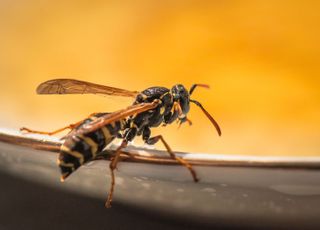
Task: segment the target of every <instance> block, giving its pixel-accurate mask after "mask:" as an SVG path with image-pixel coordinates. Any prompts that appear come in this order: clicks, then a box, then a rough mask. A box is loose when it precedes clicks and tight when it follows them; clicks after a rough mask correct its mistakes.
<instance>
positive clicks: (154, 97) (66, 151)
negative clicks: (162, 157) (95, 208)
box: [20, 79, 221, 207]
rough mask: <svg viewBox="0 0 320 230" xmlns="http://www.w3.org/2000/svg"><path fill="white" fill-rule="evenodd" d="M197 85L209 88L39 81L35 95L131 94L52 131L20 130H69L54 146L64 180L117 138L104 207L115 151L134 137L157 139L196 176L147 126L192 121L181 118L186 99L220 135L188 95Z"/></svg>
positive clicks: (186, 109)
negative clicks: (112, 107) (125, 101)
mask: <svg viewBox="0 0 320 230" xmlns="http://www.w3.org/2000/svg"><path fill="white" fill-rule="evenodd" d="M197 87H204V88H209V86H208V85H205V84H194V85H192V86H191V88H190V89H189V90H187V89H186V88H185V87H184V86H183V85H181V84H176V85H174V86H173V87H172V88H171V89H168V88H165V87H150V88H147V89H145V90H143V91H141V92H138V91H129V90H125V89H119V88H115V87H110V86H105V85H99V84H94V83H90V82H86V81H80V80H74V79H53V80H49V81H46V82H43V83H41V84H40V85H39V86H38V87H37V90H36V91H37V93H38V94H102V95H109V96H122V97H132V98H134V102H133V104H132V105H131V106H129V107H127V108H125V109H121V110H118V111H116V112H113V113H93V114H91V115H90V116H88V117H87V118H86V119H84V120H81V121H79V122H76V123H74V124H70V125H68V126H66V127H63V128H61V129H58V130H55V131H53V132H42V131H36V130H31V129H28V128H25V127H23V128H21V129H20V130H21V131H26V132H30V133H38V134H47V135H54V134H56V133H59V132H62V131H64V130H66V129H70V132H69V133H68V134H67V135H66V136H64V137H63V138H62V139H63V140H64V142H63V144H62V145H61V147H60V153H59V157H58V160H57V163H58V166H59V168H60V171H61V181H64V180H65V179H66V178H67V177H68V176H70V175H71V174H72V173H73V172H74V171H76V170H77V169H78V168H79V167H80V166H82V165H83V164H85V163H86V162H88V161H91V160H94V159H95V158H96V157H97V155H98V154H99V153H101V152H102V150H103V149H104V148H105V147H106V146H107V145H108V144H110V143H111V142H112V141H113V140H114V139H115V138H120V139H122V142H121V144H120V145H119V147H118V148H117V149H116V151H115V155H114V157H113V158H112V159H111V161H110V165H109V168H110V172H111V186H110V190H109V193H108V197H107V200H106V203H105V206H106V207H111V201H112V197H113V192H114V187H115V175H114V170H115V169H116V167H117V164H118V162H119V160H120V153H121V150H122V149H123V148H125V147H126V146H127V145H128V143H129V142H131V141H132V140H133V139H134V138H135V137H136V136H142V139H143V141H144V142H145V143H146V144H149V145H154V144H155V143H157V142H158V141H161V142H162V143H163V145H164V146H165V148H166V150H167V152H168V153H169V154H170V157H172V158H173V159H175V160H176V161H177V162H179V163H180V164H181V165H183V166H185V167H186V168H187V169H188V170H189V171H190V173H191V175H192V178H193V180H194V181H195V182H197V181H198V180H199V179H198V177H197V174H196V172H195V171H194V169H193V168H192V166H191V165H190V164H189V163H188V162H187V161H185V160H183V159H182V158H179V157H177V156H176V155H175V154H174V152H173V151H172V149H171V148H170V146H169V145H168V143H167V142H166V141H165V139H164V138H163V136H162V135H158V136H153V137H151V128H154V127H158V126H160V125H164V126H165V125H169V124H171V123H173V122H174V121H177V122H178V123H179V124H180V125H181V124H183V123H185V122H188V123H189V124H190V125H191V124H192V122H191V121H190V120H189V119H188V117H187V115H188V112H189V110H190V103H193V104H195V105H197V106H198V107H200V109H201V110H202V111H203V112H204V114H205V115H206V116H207V117H208V118H209V120H210V122H211V123H212V124H213V125H214V127H215V128H216V130H217V132H218V134H219V136H220V135H221V129H220V127H219V125H218V123H217V122H216V121H215V120H214V119H213V117H212V116H211V115H210V114H209V113H208V112H207V110H205V108H204V107H203V106H202V105H201V103H200V102H198V101H196V100H193V99H191V98H190V96H191V95H192V94H193V92H194V90H195V89H196V88H197Z"/></svg>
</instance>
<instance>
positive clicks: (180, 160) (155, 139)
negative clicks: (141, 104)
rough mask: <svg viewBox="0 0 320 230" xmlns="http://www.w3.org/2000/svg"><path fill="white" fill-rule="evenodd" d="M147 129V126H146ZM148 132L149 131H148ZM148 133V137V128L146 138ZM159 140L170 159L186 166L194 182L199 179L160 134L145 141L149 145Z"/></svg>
mask: <svg viewBox="0 0 320 230" xmlns="http://www.w3.org/2000/svg"><path fill="white" fill-rule="evenodd" d="M148 129H149V128H148ZM148 132H149V133H148ZM148 135H149V137H150V129H149V131H146V136H145V137H144V139H145V138H147V136H148ZM159 140H161V142H162V143H163V145H164V146H165V148H166V149H167V152H168V153H169V155H170V156H171V158H172V159H175V160H176V161H178V162H179V163H180V164H182V165H183V166H185V167H187V169H188V170H189V171H190V173H191V175H192V178H193V180H194V182H198V181H199V179H198V178H197V174H196V172H195V171H194V169H193V168H192V166H191V165H190V164H189V163H188V162H187V161H185V160H184V159H182V158H180V157H177V156H176V155H175V154H174V152H173V151H172V150H171V148H170V146H169V145H168V143H167V142H166V141H165V140H164V139H163V137H162V135H158V136H155V137H151V138H148V139H146V140H145V142H146V143H147V144H149V145H154V144H155V143H157V142H158V141H159Z"/></svg>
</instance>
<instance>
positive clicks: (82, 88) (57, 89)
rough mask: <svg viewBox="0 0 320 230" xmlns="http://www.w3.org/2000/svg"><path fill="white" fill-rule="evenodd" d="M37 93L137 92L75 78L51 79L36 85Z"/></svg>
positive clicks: (120, 94) (126, 93)
mask: <svg viewBox="0 0 320 230" xmlns="http://www.w3.org/2000/svg"><path fill="white" fill-rule="evenodd" d="M37 93H38V94H104V95H112V96H123V97H136V96H137V94H138V93H139V92H137V91H129V90H125V89H119V88H115V87H110V86H105V85H99V84H95V83H91V82H86V81H80V80H75V79H53V80H49V81H46V82H43V83H41V84H40V85H39V86H38V87H37Z"/></svg>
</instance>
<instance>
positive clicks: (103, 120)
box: [67, 100, 160, 136]
mask: <svg viewBox="0 0 320 230" xmlns="http://www.w3.org/2000/svg"><path fill="white" fill-rule="evenodd" d="M159 104H160V101H159V100H154V101H153V102H150V103H140V104H135V105H131V106H129V107H127V108H126V109H122V110H118V111H116V112H114V113H108V114H105V115H103V116H101V117H99V118H97V119H95V120H94V121H92V122H89V123H87V124H84V125H83V126H81V127H79V128H78V129H76V130H73V131H72V132H71V133H69V134H68V135H67V136H70V135H81V134H87V133H90V132H94V131H96V130H98V129H100V128H102V127H103V126H105V125H107V124H110V123H112V122H115V121H119V120H121V119H124V118H126V117H129V116H132V115H135V114H139V113H143V112H145V111H148V110H150V109H154V108H156V107H157V106H158V105H159Z"/></svg>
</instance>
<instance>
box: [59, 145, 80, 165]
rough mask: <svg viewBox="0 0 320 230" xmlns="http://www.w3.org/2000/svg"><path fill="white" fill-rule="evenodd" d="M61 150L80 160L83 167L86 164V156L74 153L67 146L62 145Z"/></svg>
mask: <svg viewBox="0 0 320 230" xmlns="http://www.w3.org/2000/svg"><path fill="white" fill-rule="evenodd" d="M60 150H61V151H64V152H66V153H68V154H70V155H71V156H74V157H76V158H78V159H79V162H80V164H81V165H82V164H83V163H84V156H83V155H82V154H81V153H79V152H78V151H72V150H71V149H69V148H68V147H67V146H65V145H62V146H61V148H60Z"/></svg>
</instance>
